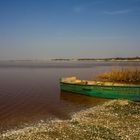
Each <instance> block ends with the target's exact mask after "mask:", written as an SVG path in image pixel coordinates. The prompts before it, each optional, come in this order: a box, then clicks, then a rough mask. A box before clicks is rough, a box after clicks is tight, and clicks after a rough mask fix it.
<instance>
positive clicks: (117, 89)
mask: <svg viewBox="0 0 140 140" xmlns="http://www.w3.org/2000/svg"><path fill="white" fill-rule="evenodd" d="M60 88H61V91H66V92H73V93H77V94H82V95H87V96H94V97H98V98H112V99H128V100H133V101H140V86H107V85H84V84H83V85H82V84H70V83H63V82H60Z"/></svg>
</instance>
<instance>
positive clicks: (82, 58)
mask: <svg viewBox="0 0 140 140" xmlns="http://www.w3.org/2000/svg"><path fill="white" fill-rule="evenodd" d="M111 59H113V60H127V59H128V60H134V59H140V56H134V57H103V58H100V57H99V58H94V57H78V58H59V57H58V58H47V59H0V61H59V60H64V61H65V60H66V61H68V60H111Z"/></svg>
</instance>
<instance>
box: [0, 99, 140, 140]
mask: <svg viewBox="0 0 140 140" xmlns="http://www.w3.org/2000/svg"><path fill="white" fill-rule="evenodd" d="M72 139H74V140H94V139H95V140H139V139H140V103H136V102H131V101H127V100H111V101H108V102H106V103H104V104H103V105H99V106H96V107H92V108H89V109H86V110H82V111H80V112H78V113H74V114H72V115H71V119H69V120H60V119H53V120H47V121H41V122H40V123H38V124H36V125H33V126H29V127H25V128H23V129H18V130H10V131H7V132H5V133H2V134H0V140H72Z"/></svg>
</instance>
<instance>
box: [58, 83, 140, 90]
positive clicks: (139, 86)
mask: <svg viewBox="0 0 140 140" xmlns="http://www.w3.org/2000/svg"><path fill="white" fill-rule="evenodd" d="M60 83H62V84H66V85H76V86H102V87H125V88H140V85H130V86H129V85H103V84H90V85H89V84H84V83H83V84H82V83H68V82H61V81H60Z"/></svg>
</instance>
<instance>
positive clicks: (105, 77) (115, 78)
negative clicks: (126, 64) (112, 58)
mask: <svg viewBox="0 0 140 140" xmlns="http://www.w3.org/2000/svg"><path fill="white" fill-rule="evenodd" d="M98 78H99V79H100V80H102V81H108V82H121V83H130V84H131V83H134V84H140V69H135V68H126V69H113V70H112V71H111V72H106V73H103V74H100V75H99V76H98Z"/></svg>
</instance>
